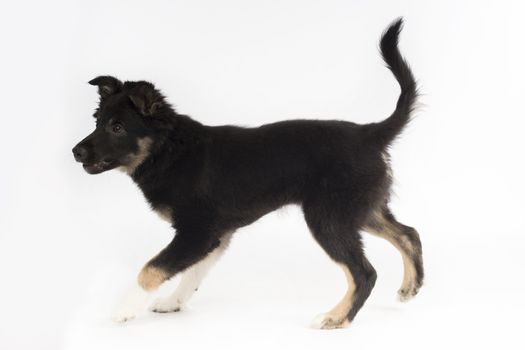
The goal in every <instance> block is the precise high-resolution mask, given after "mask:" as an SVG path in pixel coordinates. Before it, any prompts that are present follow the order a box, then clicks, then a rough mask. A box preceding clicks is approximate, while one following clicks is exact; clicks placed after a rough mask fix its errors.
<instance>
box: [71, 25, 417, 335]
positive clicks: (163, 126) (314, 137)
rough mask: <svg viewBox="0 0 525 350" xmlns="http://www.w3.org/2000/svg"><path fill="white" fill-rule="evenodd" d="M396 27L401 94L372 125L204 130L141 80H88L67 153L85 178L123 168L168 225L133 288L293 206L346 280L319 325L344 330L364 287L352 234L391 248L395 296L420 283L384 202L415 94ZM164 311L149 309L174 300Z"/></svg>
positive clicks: (393, 55) (388, 57) (401, 228)
mask: <svg viewBox="0 0 525 350" xmlns="http://www.w3.org/2000/svg"><path fill="white" fill-rule="evenodd" d="M401 25H402V21H401V20H397V21H396V22H394V23H393V24H392V25H391V26H390V27H389V28H388V29H387V31H386V32H385V33H384V35H383V37H382V39H381V43H380V48H381V53H382V55H383V58H384V60H385V62H386V64H387V65H388V67H389V68H390V70H391V71H392V73H393V74H394V76H395V78H396V79H397V81H398V83H399V85H400V87H401V94H400V96H399V99H398V101H397V106H396V109H395V111H394V112H393V113H392V115H391V116H390V117H389V118H387V119H385V120H384V121H382V122H379V123H371V124H365V125H358V124H355V123H351V122H346V121H338V120H332V121H319V120H289V121H283V122H278V123H273V124H267V125H262V126H260V127H256V128H242V127H237V126H206V125H203V124H201V123H199V122H197V121H195V120H193V119H191V118H190V117H188V116H185V115H182V114H179V113H177V112H176V111H175V110H174V109H173V108H172V107H171V106H170V105H169V104H168V103H167V102H166V100H165V98H164V96H163V95H162V94H161V93H160V92H159V90H157V89H156V88H155V87H154V86H153V85H152V84H150V83H147V82H143V81H139V82H124V83H122V82H120V81H119V80H117V79H116V78H113V77H110V76H101V77H98V78H95V79H93V80H92V81H91V82H90V84H92V85H96V86H98V88H99V93H100V105H99V107H98V109H97V111H96V113H95V117H96V122H97V126H96V129H95V131H94V132H93V133H92V134H90V135H89V136H88V137H86V138H85V139H84V140H83V141H81V142H80V143H79V144H78V145H77V146H76V147H75V148H74V149H73V152H74V155H75V158H76V159H77V161H79V162H82V163H83V165H84V168H85V169H86V170H87V171H88V172H89V173H100V172H103V171H106V170H110V169H113V168H121V169H122V170H124V171H126V172H127V173H128V174H129V175H130V176H131V178H132V179H133V180H134V181H135V182H136V183H137V185H138V186H139V187H140V189H141V190H142V192H143V193H144V196H145V197H146V199H147V200H148V202H149V203H150V205H151V207H152V208H153V210H156V211H157V212H158V213H159V215H160V216H161V217H162V218H164V219H166V220H168V221H169V222H170V223H171V224H172V226H173V228H174V230H175V232H176V234H175V236H174V238H173V241H172V242H171V243H170V244H168V246H167V247H166V248H164V249H163V250H162V251H161V252H160V253H159V254H158V255H156V256H155V257H154V258H152V259H151V260H150V261H149V262H148V263H147V264H146V266H145V267H144V269H143V270H142V271H141V273H140V274H139V280H138V282H139V284H140V286H141V287H142V289H143V290H146V291H153V290H155V289H157V288H158V287H159V286H160V285H161V284H162V283H163V282H164V281H166V280H168V279H170V278H172V277H173V276H174V275H176V274H178V273H180V272H183V271H186V272H188V271H197V270H192V269H196V266H201V265H203V264H202V263H201V265H199V263H200V262H205V261H207V260H206V259H209V260H210V261H211V260H213V259H211V258H210V257H211V254H212V253H213V256H214V259H215V255H218V253H217V254H215V253H214V252H222V251H223V250H224V245H225V244H226V243H225V242H226V241H229V238H230V236H231V233H232V232H234V231H235V230H236V229H238V228H240V227H243V226H246V225H249V224H251V223H253V222H254V221H256V220H257V219H259V218H260V217H261V216H263V215H265V214H267V213H269V212H271V211H273V210H276V209H278V208H280V207H282V206H284V205H287V204H296V205H298V206H300V207H301V208H302V210H303V213H304V218H305V220H306V223H307V224H308V227H309V229H310V231H311V233H312V234H313V237H314V238H315V240H316V241H317V242H318V243H319V245H320V246H321V247H322V248H323V249H324V250H325V252H326V253H327V254H328V255H329V256H330V258H332V259H333V260H334V261H335V262H336V263H337V264H339V265H340V266H341V267H342V269H343V271H344V272H345V275H346V278H347V281H348V291H347V293H346V294H345V296H344V298H343V299H342V300H341V302H340V303H339V304H338V305H337V306H336V307H334V309H333V310H331V311H330V312H328V313H326V314H323V315H321V316H320V318H318V319H317V326H318V327H321V328H338V327H343V326H345V325H347V324H348V323H349V322H351V321H352V320H353V319H354V317H355V315H356V314H357V312H358V311H359V309H361V307H362V306H363V304H364V303H365V301H366V299H367V298H368V296H369V295H370V292H371V291H372V288H373V287H374V284H375V282H376V271H375V269H374V268H373V266H372V265H371V264H370V262H369V261H368V259H367V258H366V256H365V254H364V252H363V245H362V242H361V234H360V231H361V230H366V231H369V232H371V233H373V234H375V235H377V236H380V237H382V238H385V239H386V240H387V241H389V242H390V243H392V244H393V245H394V246H395V247H396V248H397V249H398V250H399V251H400V253H401V254H402V257H403V263H404V269H405V275H404V279H403V283H402V286H401V289H400V291H399V293H400V296H401V297H402V298H403V299H407V298H409V297H411V296H414V295H415V294H416V293H417V292H418V290H419V288H420V287H421V284H422V282H423V264H422V251H421V242H420V240H419V235H418V233H417V232H416V230H415V229H413V228H411V227H408V226H405V225H403V224H401V223H399V222H398V221H396V219H395V218H394V216H393V215H392V213H391V212H390V209H389V207H388V203H389V197H390V188H391V183H392V178H391V170H390V164H389V156H388V148H389V146H390V145H391V144H392V141H393V140H394V139H395V138H396V137H397V136H398V135H399V134H400V133H401V131H402V129H403V128H404V127H405V125H406V124H407V123H408V122H409V119H410V114H411V112H412V110H413V107H414V103H415V101H416V96H417V93H416V83H415V80H414V78H413V76H412V72H411V70H410V68H409V66H408V65H407V63H406V62H405V61H404V60H403V58H402V57H401V55H400V53H399V50H398V36H399V33H400V30H401ZM274 244H279V242H268V247H267V249H271V248H272V245H274ZM290 249H292V248H290ZM269 256H271V255H269ZM199 271H200V270H199ZM204 272H205V271H204ZM204 272H203V273H204ZM203 273H200V272H199V277H198V278H199V281H200V279H201V278H202V277H201V275H203ZM196 284H197V285H198V282H197V283H196ZM172 309H173V310H171V309H170V308H169V307H166V306H163V307H159V308H158V310H157V311H170V310H171V311H174V310H177V309H178V307H176V306H173V308H172Z"/></svg>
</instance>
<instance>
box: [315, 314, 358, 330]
mask: <svg viewBox="0 0 525 350" xmlns="http://www.w3.org/2000/svg"><path fill="white" fill-rule="evenodd" d="M349 324H350V322H349V321H348V319H347V318H346V317H344V316H340V315H331V314H329V313H326V314H321V315H318V316H317V317H316V318H314V319H313V320H312V322H311V323H310V327H312V328H316V329H336V328H346V327H348V325H349Z"/></svg>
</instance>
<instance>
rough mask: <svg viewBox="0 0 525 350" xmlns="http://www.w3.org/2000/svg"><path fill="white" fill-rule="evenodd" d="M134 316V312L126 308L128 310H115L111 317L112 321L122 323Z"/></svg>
mask: <svg viewBox="0 0 525 350" xmlns="http://www.w3.org/2000/svg"><path fill="white" fill-rule="evenodd" d="M134 318H135V313H134V312H133V311H131V310H128V311H124V310H120V311H116V312H115V313H114V314H113V316H112V317H111V319H112V320H113V322H117V323H124V322H126V321H129V320H132V319H134Z"/></svg>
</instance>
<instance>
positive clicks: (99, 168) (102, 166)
mask: <svg viewBox="0 0 525 350" xmlns="http://www.w3.org/2000/svg"><path fill="white" fill-rule="evenodd" d="M117 165H118V164H117V161H115V160H101V161H100V162H96V163H92V164H82V167H83V168H84V170H85V171H86V172H87V173H88V174H100V173H102V172H104V171H107V170H111V169H113V168H116V167H117Z"/></svg>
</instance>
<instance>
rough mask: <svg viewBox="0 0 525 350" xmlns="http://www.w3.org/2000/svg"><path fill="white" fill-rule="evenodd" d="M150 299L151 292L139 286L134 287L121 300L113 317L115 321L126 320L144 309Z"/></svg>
mask: <svg viewBox="0 0 525 350" xmlns="http://www.w3.org/2000/svg"><path fill="white" fill-rule="evenodd" d="M148 301H149V293H148V292H146V291H144V290H143V289H141V288H139V287H135V286H134V287H133V288H131V289H130V290H128V291H127V293H125V294H124V295H123V296H122V297H121V298H120V300H119V302H118V304H117V307H115V310H114V312H113V316H112V317H111V318H112V319H113V321H115V322H126V321H129V320H132V319H134V318H135V316H136V315H137V314H138V313H139V312H141V311H142V310H144V309H145V308H146V306H147V304H148Z"/></svg>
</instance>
